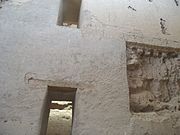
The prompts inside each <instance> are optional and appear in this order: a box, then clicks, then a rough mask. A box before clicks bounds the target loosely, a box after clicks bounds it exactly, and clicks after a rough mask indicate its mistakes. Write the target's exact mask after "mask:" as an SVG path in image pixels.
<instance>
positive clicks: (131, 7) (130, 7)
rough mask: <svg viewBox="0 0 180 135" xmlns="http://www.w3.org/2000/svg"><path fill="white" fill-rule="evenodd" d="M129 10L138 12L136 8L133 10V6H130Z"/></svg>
mask: <svg viewBox="0 0 180 135" xmlns="http://www.w3.org/2000/svg"><path fill="white" fill-rule="evenodd" d="M128 9H131V10H133V11H137V10H136V9H135V8H133V7H132V6H128Z"/></svg>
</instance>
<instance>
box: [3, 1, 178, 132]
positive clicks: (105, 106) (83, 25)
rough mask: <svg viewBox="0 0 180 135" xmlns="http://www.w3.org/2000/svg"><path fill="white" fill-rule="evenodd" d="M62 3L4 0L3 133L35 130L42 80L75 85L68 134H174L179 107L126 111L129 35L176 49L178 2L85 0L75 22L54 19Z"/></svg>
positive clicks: (44, 87) (43, 95) (41, 101)
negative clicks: (162, 110) (65, 24)
mask: <svg viewBox="0 0 180 135" xmlns="http://www.w3.org/2000/svg"><path fill="white" fill-rule="evenodd" d="M59 3H60V1H59V0H53V1H52V0H44V1H43V2H42V1H40V0H28V1H26V0H21V1H18V0H12V1H7V2H5V3H3V4H2V8H1V9H0V56H1V59H0V69H1V70H0V76H1V77H0V108H1V109H0V134H2V135H38V134H39V132H40V128H41V120H42V114H43V111H42V110H43V104H44V101H45V98H46V92H47V86H58V87H73V88H77V89H78V90H77V96H76V108H75V114H74V115H75V116H74V118H75V119H74V124H73V135H134V134H137V135H144V134H146V135H148V134H153V135H156V134H157V135H160V134H163V135H171V134H172V135H174V134H177V135H178V133H179V132H180V131H179V125H180V124H179V121H178V120H176V119H179V113H178V111H177V112H174V113H173V115H172V114H171V113H164V114H163V115H158V114H157V113H156V112H150V113H148V112H146V113H145V114H144V113H142V114H141V115H140V116H139V113H136V114H132V113H131V112H130V103H129V101H130V100H129V86H128V79H127V62H126V41H132V42H141V43H146V44H149V45H156V46H166V47H167V46H170V47H174V48H175V50H176V48H179V46H180V43H179V35H180V32H179V29H178V28H179V25H180V24H179V17H180V16H179V12H180V11H179V10H180V8H179V6H177V5H176V3H174V1H173V0H172V1H171V0H160V1H154V0H153V1H146V0H144V1H140V0H139V1H135V0H133V1H126V0H121V1H119V0H112V1H111V2H110V1H109V0H98V1H97V0H83V1H82V5H81V15H80V16H81V18H80V22H79V23H80V29H77V28H68V27H61V26H58V25H56V23H57V18H58V11H59V7H61V6H62V5H59ZM178 55H179V54H178ZM151 59H154V60H155V61H159V59H156V58H153V57H152V58H151ZM173 61H174V59H173ZM167 62H169V61H167ZM148 66H150V67H151V65H148ZM163 67H164V66H163ZM176 86H177V85H176ZM174 98H175V96H174V95H173V96H172V99H174ZM170 101H171V100H168V104H169V102H170ZM175 101H177V100H175ZM145 106H146V105H145ZM177 110H178V108H177ZM172 126H174V127H172ZM160 131H161V132H160Z"/></svg>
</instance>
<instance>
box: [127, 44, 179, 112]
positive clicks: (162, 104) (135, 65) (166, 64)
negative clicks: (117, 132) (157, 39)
mask: <svg viewBox="0 0 180 135" xmlns="http://www.w3.org/2000/svg"><path fill="white" fill-rule="evenodd" d="M127 64H128V65H127V69H128V83H129V92H130V108H131V111H132V112H152V111H162V110H168V111H170V112H171V111H180V51H179V50H176V49H172V48H158V47H157V48H156V47H151V46H150V47H143V46H127Z"/></svg>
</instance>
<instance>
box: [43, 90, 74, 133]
mask: <svg viewBox="0 0 180 135" xmlns="http://www.w3.org/2000/svg"><path fill="white" fill-rule="evenodd" d="M75 95H76V89H75V88H62V87H48V94H47V98H46V102H45V106H44V114H43V119H42V127H41V134H42V135H71V134H72V127H73V115H74V104H75Z"/></svg>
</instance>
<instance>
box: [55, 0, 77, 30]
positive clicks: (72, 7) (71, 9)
mask: <svg viewBox="0 0 180 135" xmlns="http://www.w3.org/2000/svg"><path fill="white" fill-rule="evenodd" d="M80 8H81V0H61V2H60V7H59V15H58V21H57V24H58V25H60V26H67V27H73V28H78V27H79V14H80Z"/></svg>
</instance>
